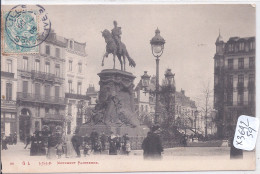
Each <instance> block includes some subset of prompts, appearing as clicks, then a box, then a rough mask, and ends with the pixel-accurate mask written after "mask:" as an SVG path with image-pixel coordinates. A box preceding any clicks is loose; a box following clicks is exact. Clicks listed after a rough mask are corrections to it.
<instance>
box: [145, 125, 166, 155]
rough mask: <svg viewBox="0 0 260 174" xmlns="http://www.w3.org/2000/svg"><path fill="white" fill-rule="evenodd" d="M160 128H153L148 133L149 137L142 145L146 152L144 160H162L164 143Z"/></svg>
mask: <svg viewBox="0 0 260 174" xmlns="http://www.w3.org/2000/svg"><path fill="white" fill-rule="evenodd" d="M159 131H160V128H159V126H157V125H156V126H153V127H152V131H150V132H148V133H147V137H146V138H145V139H144V141H143V143H142V149H143V150H144V159H161V153H162V152H163V147H162V143H161V140H160V137H159Z"/></svg>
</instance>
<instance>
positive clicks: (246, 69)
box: [224, 64, 255, 72]
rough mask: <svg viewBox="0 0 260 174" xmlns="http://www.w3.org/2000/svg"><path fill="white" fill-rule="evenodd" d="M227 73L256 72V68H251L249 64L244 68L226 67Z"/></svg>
mask: <svg viewBox="0 0 260 174" xmlns="http://www.w3.org/2000/svg"><path fill="white" fill-rule="evenodd" d="M224 69H225V71H226V72H246V71H255V68H252V67H250V66H249V65H248V64H245V65H244V66H243V68H239V67H232V68H229V67H225V68H224Z"/></svg>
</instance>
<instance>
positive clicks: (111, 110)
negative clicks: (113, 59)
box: [79, 69, 149, 144]
mask: <svg viewBox="0 0 260 174" xmlns="http://www.w3.org/2000/svg"><path fill="white" fill-rule="evenodd" d="M98 76H99V77H100V81H99V85H100V92H99V98H98V102H97V104H96V106H95V108H94V109H93V111H92V114H91V116H89V118H90V120H88V122H87V123H86V124H84V125H82V126H81V127H80V130H79V134H80V135H81V136H89V135H90V134H91V132H93V131H96V132H98V133H99V134H101V133H103V132H104V133H105V134H106V135H107V136H109V135H110V134H111V132H113V134H114V135H118V136H120V137H122V136H123V135H125V134H128V136H129V137H132V140H134V141H137V140H138V138H140V137H143V138H144V137H146V135H147V132H148V131H149V128H148V127H147V126H145V125H140V122H139V120H138V115H137V114H136V112H135V104H134V83H133V82H134V79H135V76H134V75H133V74H132V73H130V72H125V71H121V70H117V69H105V70H102V71H101V72H100V73H99V74H98ZM143 138H142V139H143ZM138 141H141V140H138ZM136 144H140V142H137V143H136Z"/></svg>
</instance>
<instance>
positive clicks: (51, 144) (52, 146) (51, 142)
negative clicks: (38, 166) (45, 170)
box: [47, 134, 58, 159]
mask: <svg viewBox="0 0 260 174" xmlns="http://www.w3.org/2000/svg"><path fill="white" fill-rule="evenodd" d="M57 144H58V137H56V136H55V135H53V134H52V135H51V136H50V137H49V139H48V153H47V158H48V159H54V158H56V145H57Z"/></svg>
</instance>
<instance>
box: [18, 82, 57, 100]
mask: <svg viewBox="0 0 260 174" xmlns="http://www.w3.org/2000/svg"><path fill="white" fill-rule="evenodd" d="M34 87H35V88H34V89H35V94H37V95H40V94H41V84H40V83H35V86H34ZM54 88H55V92H54V94H55V97H60V86H55V87H54ZM44 91H45V93H44V95H45V97H50V96H51V95H50V92H51V85H45V86H44ZM27 93H28V81H23V94H27Z"/></svg>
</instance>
